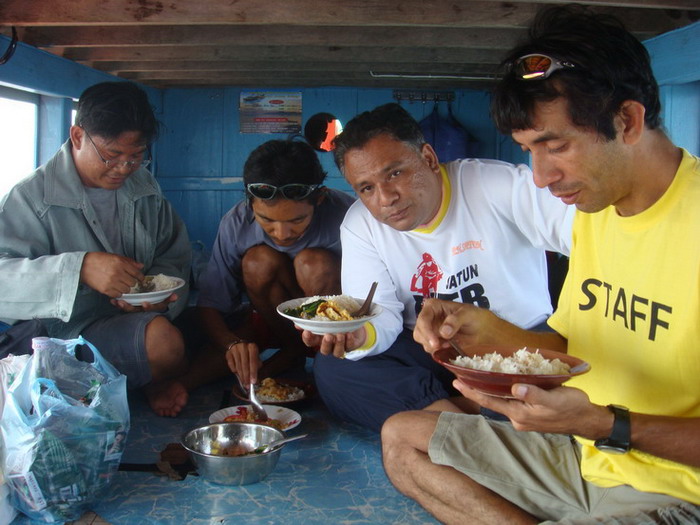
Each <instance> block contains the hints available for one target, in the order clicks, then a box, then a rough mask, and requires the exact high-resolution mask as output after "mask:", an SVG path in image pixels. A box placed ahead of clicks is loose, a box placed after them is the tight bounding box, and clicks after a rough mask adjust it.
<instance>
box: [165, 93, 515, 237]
mask: <svg viewBox="0 0 700 525" xmlns="http://www.w3.org/2000/svg"><path fill="white" fill-rule="evenodd" d="M241 91H249V90H248V89H245V90H243V89H240V88H233V87H229V88H222V89H170V90H167V91H166V92H165V93H164V96H163V123H164V126H165V132H164V133H163V136H162V137H161V139H160V141H159V143H160V148H159V152H158V163H157V170H156V176H157V177H158V179H159V182H160V184H161V186H162V187H163V190H164V191H165V192H166V194H167V195H168V196H169V198H172V199H174V201H175V202H174V205H175V207H176V209H177V210H178V212H179V213H180V214H181V215H182V217H183V219H184V220H185V222H186V224H187V225H188V229H189V231H190V236H191V237H192V240H193V241H201V242H202V243H204V244H205V246H206V247H207V248H210V247H211V245H212V242H213V239H214V237H215V235H216V230H217V226H218V222H219V220H220V218H221V217H222V216H223V215H224V214H225V213H226V211H228V209H230V208H231V206H233V205H234V204H235V203H236V202H238V201H239V200H241V199H242V198H243V197H244V195H243V183H242V175H243V165H244V163H245V160H246V159H247V157H248V155H249V154H250V152H251V151H252V150H253V149H255V148H256V147H257V146H259V145H260V144H262V143H264V142H266V141H268V140H272V139H284V138H286V137H287V135H286V134H265V133H240V130H239V126H240V121H239V117H238V101H239V98H240V93H241ZM271 91H272V90H271ZM283 91H291V92H294V91H300V92H301V93H302V131H303V123H305V122H306V120H307V119H308V118H309V117H311V116H312V115H314V114H316V113H318V112H329V113H333V114H334V115H336V117H338V118H339V119H340V121H341V123H347V121H348V120H350V119H351V118H352V117H354V116H355V115H357V114H358V113H360V112H362V111H366V110H370V109H373V108H374V107H376V106H378V105H381V104H385V103H387V102H393V101H394V98H393V90H391V89H355V88H335V87H328V88H314V89H301V88H299V89H285V90H283ZM488 100H489V97H488V94H487V93H484V92H479V91H471V90H467V91H456V92H455V101H454V102H453V103H452V110H453V114H454V116H455V117H456V118H457V119H458V120H459V121H460V122H461V123H462V124H463V125H464V126H465V127H466V128H467V129H468V130H469V131H470V132H471V133H472V134H473V135H474V136H475V137H476V138H477V139H478V140H479V143H480V144H482V145H483V151H482V153H481V155H482V156H495V154H496V153H497V152H498V147H497V143H498V141H500V140H503V138H502V137H500V136H499V135H498V134H497V133H496V132H495V130H494V128H493V125H492V124H491V121H490V118H489V115H488ZM402 105H403V106H404V107H405V108H406V109H407V110H408V111H409V113H411V115H412V116H414V117H415V118H416V119H417V120H421V119H423V118H424V117H426V116H428V115H429V114H430V112H431V111H432V110H433V102H432V101H430V102H426V103H423V102H408V101H403V102H402ZM439 108H440V111H441V113H443V114H446V113H447V105H446V103H444V102H441V103H440V104H439ZM507 140H510V139H509V138H508V139H507ZM318 155H319V159H320V161H321V164H322V165H323V167H324V169H325V170H326V172H327V173H328V177H327V180H326V183H327V185H328V186H329V187H331V188H336V189H340V190H343V191H348V192H351V189H350V187H349V185H348V184H347V182H345V180H344V179H343V177H342V175H341V174H340V172H339V171H338V169H337V167H336V166H335V163H334V162H333V155H332V154H331V153H325V152H320V153H319V154H318Z"/></svg>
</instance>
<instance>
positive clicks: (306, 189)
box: [245, 182, 321, 201]
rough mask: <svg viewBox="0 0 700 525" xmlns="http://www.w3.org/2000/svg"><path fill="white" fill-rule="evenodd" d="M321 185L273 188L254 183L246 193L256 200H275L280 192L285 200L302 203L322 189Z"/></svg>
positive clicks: (248, 186) (249, 185) (270, 185)
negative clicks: (301, 201)
mask: <svg viewBox="0 0 700 525" xmlns="http://www.w3.org/2000/svg"><path fill="white" fill-rule="evenodd" d="M320 187H321V185H320V184H285V185H284V186H273V185H272V184H265V183H264V182H254V183H251V184H248V185H246V187H245V188H246V191H247V192H248V193H249V194H250V195H252V196H253V197H255V198H256V199H263V200H266V201H267V200H270V199H274V198H275V197H276V196H277V193H278V192H279V193H280V194H281V195H282V197H284V198H285V199H289V200H293V201H300V200H303V199H305V198H306V197H308V196H309V195H311V194H312V193H313V192H314V191H316V190H317V189H318V188H320Z"/></svg>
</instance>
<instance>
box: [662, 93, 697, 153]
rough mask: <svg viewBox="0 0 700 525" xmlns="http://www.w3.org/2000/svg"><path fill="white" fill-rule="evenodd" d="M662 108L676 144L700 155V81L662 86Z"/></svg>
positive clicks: (668, 129) (665, 124)
mask: <svg viewBox="0 0 700 525" xmlns="http://www.w3.org/2000/svg"><path fill="white" fill-rule="evenodd" d="M661 109H662V114H663V122H664V127H665V129H666V130H667V132H668V135H669V137H670V138H671V140H672V141H673V142H674V144H677V145H678V146H680V147H682V148H685V149H687V150H688V151H689V152H691V153H692V154H694V155H700V82H692V83H689V84H671V85H668V86H662V87H661Z"/></svg>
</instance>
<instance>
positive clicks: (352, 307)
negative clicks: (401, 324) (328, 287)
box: [277, 295, 382, 335]
mask: <svg viewBox="0 0 700 525" xmlns="http://www.w3.org/2000/svg"><path fill="white" fill-rule="evenodd" d="M363 301H364V299H356V298H354V297H350V296H348V295H323V296H318V295H317V296H314V297H301V298H299V299H292V300H290V301H285V302H283V303H282V304H280V305H279V306H278V307H277V312H278V313H279V314H280V315H281V316H282V317H286V318H287V319H289V320H290V321H293V322H294V324H295V325H297V326H298V327H299V328H301V329H303V330H308V331H309V332H312V333H314V334H319V335H322V334H339V333H347V332H354V331H355V330H357V329H358V328H360V327H361V326H362V325H364V324H365V323H366V322H367V321H371V320H372V319H374V318H375V317H377V316H378V315H379V314H380V313H381V312H382V307H381V306H379V305H378V304H376V303H372V307H371V308H370V311H369V313H368V314H367V315H364V316H362V317H353V315H352V313H353V312H356V311H357V310H359V308H360V306H361V305H362V302H363Z"/></svg>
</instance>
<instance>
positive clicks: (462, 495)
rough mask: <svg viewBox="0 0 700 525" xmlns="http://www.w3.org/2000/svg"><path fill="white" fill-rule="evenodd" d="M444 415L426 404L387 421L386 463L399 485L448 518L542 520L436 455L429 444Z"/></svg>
mask: <svg viewBox="0 0 700 525" xmlns="http://www.w3.org/2000/svg"><path fill="white" fill-rule="evenodd" d="M439 415H440V414H439V413H437V412H428V411H425V410H419V411H414V412H401V413H399V414H396V415H394V416H392V417H390V418H389V419H388V420H387V421H386V423H385V424H384V426H383V427H382V454H383V459H384V469H385V470H386V473H387V476H388V477H389V479H390V480H391V482H392V483H393V484H394V486H395V487H396V488H397V489H398V490H399V491H400V492H401V493H403V494H405V495H406V496H408V497H410V498H412V499H414V500H416V501H417V502H418V503H420V504H421V505H422V506H423V507H424V508H425V509H426V510H427V511H428V512H430V513H431V514H432V515H433V516H435V517H436V518H437V519H438V520H439V521H441V522H442V523H446V524H460V525H462V524H465V523H483V524H488V525H491V524H493V523H507V524H509V525H511V524H512V525H516V524H531V523H537V522H538V520H536V519H534V518H533V517H532V516H530V515H529V514H528V513H526V512H525V511H523V510H522V509H521V508H520V507H517V506H516V505H513V504H512V503H510V502H509V501H507V500H505V499H503V498H501V497H500V496H498V495H497V494H496V493H494V492H493V491H491V490H489V489H487V488H485V487H482V486H481V485H479V484H478V483H476V482H475V481H473V480H472V479H471V478H469V477H468V476H465V475H464V474H462V473H461V472H459V471H457V470H455V469H453V468H452V467H447V466H444V465H436V464H434V463H433V462H432V461H430V458H429V457H428V445H429V443H430V438H431V436H432V435H433V432H434V430H435V427H436V425H437V420H438V417H439Z"/></svg>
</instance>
